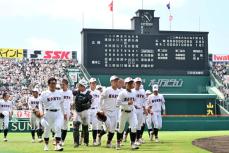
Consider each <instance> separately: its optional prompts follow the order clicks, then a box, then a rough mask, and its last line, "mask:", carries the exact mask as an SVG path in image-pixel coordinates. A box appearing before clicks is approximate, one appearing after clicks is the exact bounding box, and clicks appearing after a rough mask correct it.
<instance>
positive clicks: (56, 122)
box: [44, 110, 64, 138]
mask: <svg viewBox="0 0 229 153" xmlns="http://www.w3.org/2000/svg"><path fill="white" fill-rule="evenodd" d="M44 119H45V120H46V121H47V125H45V126H44V128H45V129H44V138H49V133H50V132H51V129H52V130H54V132H55V137H61V127H62V125H63V121H64V117H63V113H62V112H61V111H60V110H59V111H57V112H52V111H46V112H45V115H44Z"/></svg>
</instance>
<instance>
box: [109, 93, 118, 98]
mask: <svg viewBox="0 0 229 153" xmlns="http://www.w3.org/2000/svg"><path fill="white" fill-rule="evenodd" d="M108 97H109V98H117V97H118V95H113V94H109V96H108Z"/></svg>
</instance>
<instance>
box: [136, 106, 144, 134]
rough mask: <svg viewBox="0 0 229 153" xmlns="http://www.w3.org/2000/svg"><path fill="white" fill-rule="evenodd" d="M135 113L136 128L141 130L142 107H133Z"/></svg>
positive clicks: (142, 121)
mask: <svg viewBox="0 0 229 153" xmlns="http://www.w3.org/2000/svg"><path fill="white" fill-rule="evenodd" d="M135 112H136V115H137V121H138V125H137V130H141V128H142V125H143V123H144V114H143V109H135Z"/></svg>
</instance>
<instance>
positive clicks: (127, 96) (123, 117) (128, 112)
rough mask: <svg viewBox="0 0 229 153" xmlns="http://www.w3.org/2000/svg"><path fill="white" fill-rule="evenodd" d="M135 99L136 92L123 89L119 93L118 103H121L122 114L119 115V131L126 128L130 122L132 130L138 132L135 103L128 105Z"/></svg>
mask: <svg viewBox="0 0 229 153" xmlns="http://www.w3.org/2000/svg"><path fill="white" fill-rule="evenodd" d="M129 100H132V101H135V92H133V90H131V92H129V91H127V90H123V91H121V92H120V93H119V95H118V98H117V103H118V105H120V111H121V113H120V116H119V129H118V132H119V133H122V132H123V131H124V129H125V125H126V122H129V126H130V128H131V132H136V129H137V123H138V121H137V116H136V112H135V108H134V104H132V105H128V101H129Z"/></svg>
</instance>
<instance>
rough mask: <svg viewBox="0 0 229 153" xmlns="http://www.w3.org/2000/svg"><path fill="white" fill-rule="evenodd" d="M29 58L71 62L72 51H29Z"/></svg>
mask: <svg viewBox="0 0 229 153" xmlns="http://www.w3.org/2000/svg"><path fill="white" fill-rule="evenodd" d="M27 57H28V58H31V59H55V60H59V59H61V60H71V59H72V51H50V50H28V56H27Z"/></svg>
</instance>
